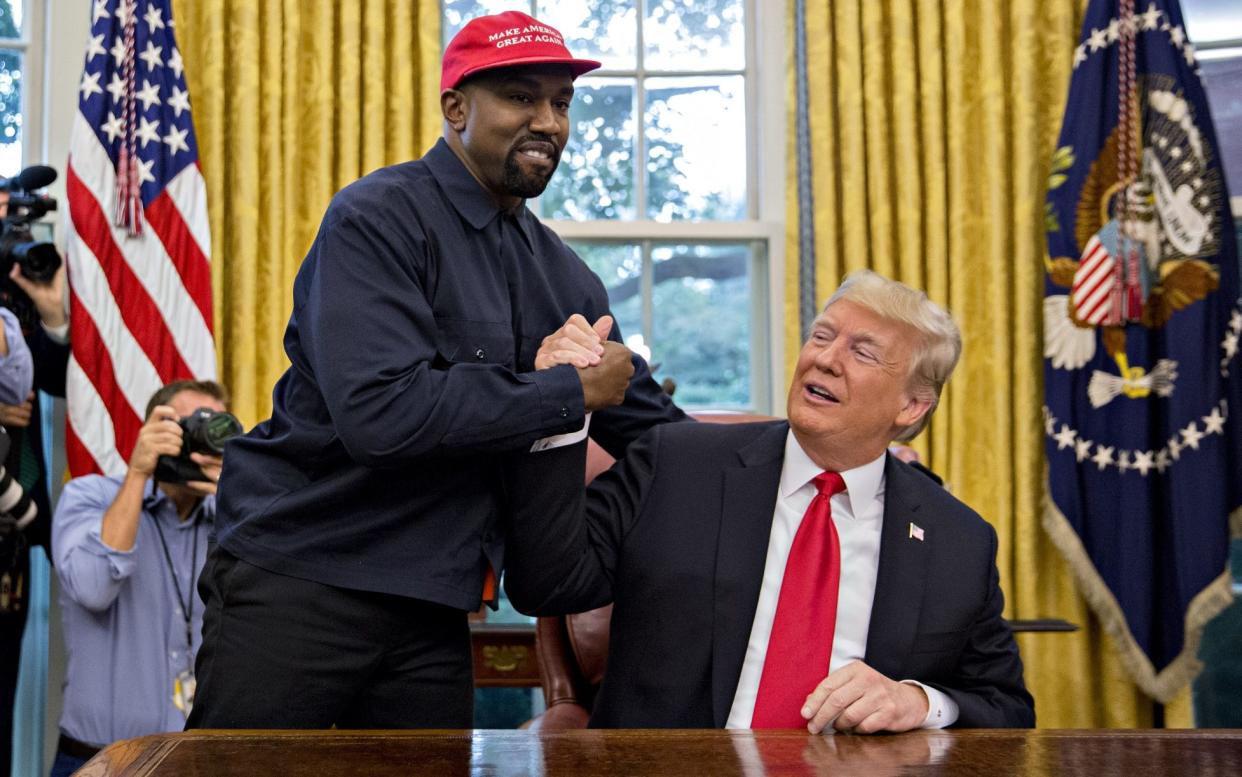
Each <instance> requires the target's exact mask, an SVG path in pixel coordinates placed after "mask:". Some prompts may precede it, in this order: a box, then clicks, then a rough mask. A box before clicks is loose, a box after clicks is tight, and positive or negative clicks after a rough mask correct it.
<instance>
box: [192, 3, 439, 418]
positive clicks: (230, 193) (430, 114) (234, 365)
mask: <svg viewBox="0 0 1242 777" xmlns="http://www.w3.org/2000/svg"><path fill="white" fill-rule="evenodd" d="M174 6H175V8H174V10H175V16H176V19H177V37H178V42H179V44H180V46H181V50H182V54H183V58H184V61H185V67H186V78H187V79H188V81H189V85H190V95H191V99H192V100H193V107H194V121H195V129H196V131H197V135H198V142H199V150H200V153H199V156H200V160H201V164H202V167H203V175H204V177H205V178H206V180H207V196H208V202H209V211H210V219H211V235H212V246H213V256H212V283H213V286H214V290H215V295H214V297H215V320H216V352H217V353H218V354H220V357H219V358H220V365H219V366H220V375H221V378H222V380H223V381H224V382H225V383H226V384H227V385H228V387H229V389H230V390H231V391H232V394H233V409H234V412H236V413H237V415H238V416H239V417H240V418H241V419H242V421H243V422H244V423H246V424H247V425H251V424H254V423H256V422H258V421H259V420H261V419H263V418H266V417H267V416H268V415H270V413H271V390H272V386H273V385H274V384H275V382H276V380H277V378H279V377H280V374H281V373H282V372H284V370H285V368H286V367H287V366H288V360H287V359H286V358H285V354H284V348H283V345H282V338H283V335H284V329H285V324H286V323H287V322H288V319H289V314H290V311H291V309H292V288H293V277H294V275H295V273H296V272H297V268H298V266H299V265H300V264H301V261H302V257H303V255H304V254H305V252H306V250H307V248H308V247H309V246H310V243H311V241H312V240H313V239H314V237H315V231H316V229H318V225H319V220H320V218H321V217H322V216H323V212H324V209H325V208H326V207H327V205H328V202H329V200H331V198H332V195H333V194H334V193H335V192H336V191H337V190H339V189H340V188H341V187H343V186H345V185H346V184H348V183H349V182H351V181H353V180H355V179H357V178H359V177H360V176H362V175H364V174H366V173H368V172H370V171H372V170H374V169H376V168H378V167H382V166H384V165H387V164H393V163H396V162H402V161H405V160H408V159H414V158H416V157H418V156H420V155H421V154H422V153H423V152H424V151H426V150H427V149H428V148H430V147H431V145H432V143H434V142H435V139H436V137H437V136H438V135H439V127H440V118H439V117H440V111H439V60H440V4H439V3H438V2H436V1H435V0H365V2H348V3H343V2H334V1H329V0H313V1H312V0H249V1H248V2H242V1H241V0H194V2H187V1H186V0H179V1H175V2H174Z"/></svg>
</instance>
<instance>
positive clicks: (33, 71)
mask: <svg viewBox="0 0 1242 777" xmlns="http://www.w3.org/2000/svg"><path fill="white" fill-rule="evenodd" d="M47 2H48V0H25V2H24V3H23V4H22V5H23V8H22V30H21V37H19V38H0V50H4V51H15V52H17V53H19V54H21V56H22V87H21V89H22V94H21V113H22V138H21V143H22V161H21V164H22V167H26V166H27V165H31V164H37V163H38V162H41V161H42V160H43V159H44V155H45V154H46V150H47V149H46V141H47V138H46V137H45V133H44V131H43V128H44V126H46V124H45V122H44V106H45V105H46V104H47V88H48V82H47V80H46V79H45V78H44V73H45V72H46V71H47V68H46V62H45V61H44V60H45V58H44V56H43V52H44V46H45V43H46V40H47V34H46V27H45V25H44V17H45V5H46V4H47ZM18 172H20V171H19V170H10V171H0V174H4V175H6V176H13V175H17V173H18Z"/></svg>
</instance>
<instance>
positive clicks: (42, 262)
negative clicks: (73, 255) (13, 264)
mask: <svg viewBox="0 0 1242 777" xmlns="http://www.w3.org/2000/svg"><path fill="white" fill-rule="evenodd" d="M13 258H14V259H15V260H16V261H17V264H18V265H19V266H21V268H22V269H21V273H22V275H24V276H26V277H27V278H28V279H30V280H32V281H34V282H36V283H47V282H48V281H50V280H52V278H53V277H55V276H56V271H57V270H59V269H60V254H59V253H57V252H56V247H55V246H53V245H52V244H51V243H33V242H32V243H18V244H16V245H14V246H13Z"/></svg>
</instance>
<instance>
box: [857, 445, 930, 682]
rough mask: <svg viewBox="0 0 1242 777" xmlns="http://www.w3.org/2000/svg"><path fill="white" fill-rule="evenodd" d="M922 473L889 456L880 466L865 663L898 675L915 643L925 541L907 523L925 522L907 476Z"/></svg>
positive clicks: (924, 572) (883, 672)
mask: <svg viewBox="0 0 1242 777" xmlns="http://www.w3.org/2000/svg"><path fill="white" fill-rule="evenodd" d="M913 477H923V476H922V475H919V474H917V473H912V472H910V471H908V470H907V469H906V468H905V467H902V466H900V465H898V464H897V463H896V461H895V460H894V459H893V457H892V456H891V455H890V456H889V457H888V459H887V461H886V462H885V465H884V478H885V486H884V526H883V528H882V529H881V535H880V566H879V570H878V571H877V574H876V581H875V600H874V603H873V605H872V607H871V625H870V627H869V629H868V632H867V654H866V662H867V664H868V665H869V666H871V667H872V668H873V669H875V670H877V671H879V672H881V673H882V674H885V675H887V676H888V677H894V678H898V677H899V676H900V675H901V672H902V667H904V666H905V664H906V656H907V655H909V652H910V648H911V646H912V645H913V644H914V636H915V633H916V631H917V629H918V624H919V613H920V611H921V609H922V605H923V587H924V584H925V581H926V578H927V561H928V553H929V552H930V548H929V543H930V542H933V541H934V539H935V538H934V537H931V536H928V537H925V539H924V540H918V539H915V538H913V537H912V536H911V535H910V525H911V524H916V525H921V526H924V527H925V525H926V522H927V520H928V517H926V516H923V517H921V516H920V514H919V503H918V500H917V498H916V497H915V493H917V489H914V488H912V487H911V486H912V484H911V481H910V480H909V479H910V478H913ZM920 521H922V523H920Z"/></svg>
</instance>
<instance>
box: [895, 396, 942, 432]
mask: <svg viewBox="0 0 1242 777" xmlns="http://www.w3.org/2000/svg"><path fill="white" fill-rule="evenodd" d="M933 404H934V401H933V399H932V398H931V397H929V396H920V395H919V394H913V393H912V394H910V395H909V396H908V397H907V398H906V404H905V407H903V408H901V412H900V413H898V414H897V420H896V421H894V422H893V423H894V425H895V426H897V427H898V428H902V429H904V428H906V427H908V426H912V425H913V424H916V423H918V421H919V419H921V418H922V417H923V415H924V414H926V413H930V412H931V409H932V405H933Z"/></svg>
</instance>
